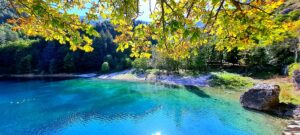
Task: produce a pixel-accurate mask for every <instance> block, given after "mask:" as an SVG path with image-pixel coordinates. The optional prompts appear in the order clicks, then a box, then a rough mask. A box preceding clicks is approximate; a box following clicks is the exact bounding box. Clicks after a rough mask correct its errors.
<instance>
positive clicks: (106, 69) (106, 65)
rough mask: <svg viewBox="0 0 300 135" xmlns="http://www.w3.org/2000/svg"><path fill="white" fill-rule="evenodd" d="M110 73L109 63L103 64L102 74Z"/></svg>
mask: <svg viewBox="0 0 300 135" xmlns="http://www.w3.org/2000/svg"><path fill="white" fill-rule="evenodd" d="M108 71H109V64H108V62H103V63H102V65H101V72H103V73H105V72H108Z"/></svg>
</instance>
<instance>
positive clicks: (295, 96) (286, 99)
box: [279, 83, 300, 105]
mask: <svg viewBox="0 0 300 135" xmlns="http://www.w3.org/2000/svg"><path fill="white" fill-rule="evenodd" d="M279 100H280V102H281V103H287V104H289V103H291V104H296V105H300V93H296V92H295V90H294V86H293V84H292V83H282V84H280V95H279Z"/></svg>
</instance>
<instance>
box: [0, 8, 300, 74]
mask: <svg viewBox="0 0 300 135" xmlns="http://www.w3.org/2000/svg"><path fill="white" fill-rule="evenodd" d="M13 16H14V13H13V12H12V11H10V10H8V11H7V12H2V13H1V15H0V18H1V19H0V20H1V27H0V73H1V74H26V73H34V74H54V73H87V72H96V73H107V72H113V71H120V70H124V69H128V68H131V66H132V65H133V66H134V67H135V68H140V69H147V68H155V69H162V70H168V71H179V70H187V71H193V72H208V71H210V70H220V69H224V70H229V71H230V69H234V70H231V71H233V72H238V73H243V74H246V75H251V74H256V73H257V72H259V71H264V73H265V75H267V74H281V75H284V74H287V72H286V71H285V70H286V68H287V66H288V65H290V64H292V63H295V62H298V61H299V57H298V49H299V48H298V44H299V39H298V37H292V36H291V37H288V38H286V39H284V41H281V42H275V43H273V44H272V45H265V46H263V45H262V46H256V47H252V48H250V49H246V50H240V49H238V47H234V48H233V49H232V50H231V51H228V50H226V49H225V50H218V49H216V45H215V44H207V45H205V46H200V47H199V48H197V54H195V55H194V53H192V52H191V53H190V54H189V55H190V56H189V57H187V58H183V59H181V58H178V59H173V58H170V57H167V56H165V55H163V54H161V52H157V51H155V50H153V53H152V54H153V55H152V57H151V59H149V58H137V59H136V60H134V57H130V54H131V53H132V52H131V50H130V49H126V50H125V51H123V52H122V51H117V50H116V49H117V48H118V45H117V44H116V43H115V42H114V41H113V40H114V38H115V37H116V36H117V35H120V33H119V32H117V31H115V30H114V26H113V25H112V24H111V23H110V22H109V21H103V20H102V21H101V20H100V21H99V22H97V23H94V24H93V25H94V27H95V30H96V31H97V32H99V33H100V37H92V39H93V44H92V46H93V48H94V50H93V51H92V52H88V53H86V52H84V51H82V50H78V51H72V50H70V49H69V46H67V45H62V44H61V43H59V42H58V41H45V39H43V38H41V37H39V36H27V35H25V34H24V33H22V32H17V31H13V30H12V27H13V26H12V25H11V24H8V23H6V19H8V18H11V17H13ZM299 16H300V11H299V10H293V11H290V12H288V13H282V14H278V15H277V16H276V20H278V21H284V20H292V21H297V20H298V18H299ZM138 24H147V22H142V21H137V22H136V25H138ZM152 42H153V43H155V42H157V41H155V40H153V41H152ZM198 54H199V55H198ZM232 67H233V68H232Z"/></svg>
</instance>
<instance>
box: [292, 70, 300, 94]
mask: <svg viewBox="0 0 300 135" xmlns="http://www.w3.org/2000/svg"><path fill="white" fill-rule="evenodd" d="M293 82H294V85H295V88H296V90H300V70H295V71H294V73H293Z"/></svg>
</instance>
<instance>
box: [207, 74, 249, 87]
mask: <svg viewBox="0 0 300 135" xmlns="http://www.w3.org/2000/svg"><path fill="white" fill-rule="evenodd" d="M209 83H210V85H211V86H217V87H225V88H233V89H235V88H242V87H251V86H253V80H252V79H251V78H250V77H243V76H241V75H239V74H233V73H228V72H214V73H212V79H211V80H210V82H209Z"/></svg>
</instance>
